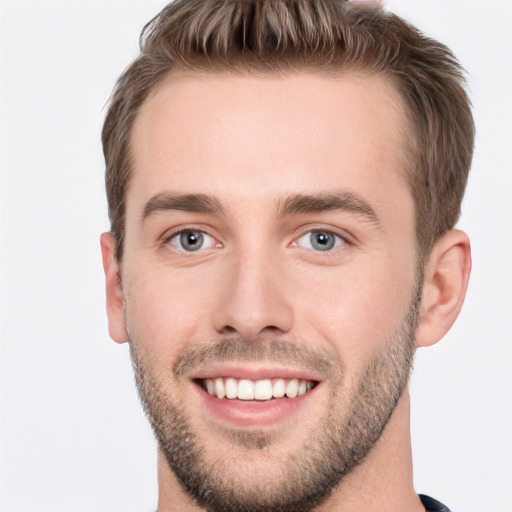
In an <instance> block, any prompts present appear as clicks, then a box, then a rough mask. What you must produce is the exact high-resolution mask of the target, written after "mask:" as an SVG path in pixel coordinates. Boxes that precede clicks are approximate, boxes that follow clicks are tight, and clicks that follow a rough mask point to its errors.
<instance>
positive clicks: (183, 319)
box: [125, 269, 214, 366]
mask: <svg viewBox="0 0 512 512" xmlns="http://www.w3.org/2000/svg"><path fill="white" fill-rule="evenodd" d="M191 274H192V273H191V272H187V271H185V272H184V271H183V270H173V269H167V270H166V271H161V270H160V271H158V270H156V271H153V272H146V273H144V274H142V273H141V272H140V271H139V272H133V273H132V275H133V276H134V278H133V279H131V280H127V287H126V288H127V289H126V294H125V295H126V316H127V322H128V327H129V329H130V337H131V338H132V339H133V340H135V341H136V342H137V343H138V345H139V348H140V351H141V353H142V354H143V355H144V356H145V357H146V360H148V359H149V360H154V364H155V365H156V366H158V365H161V364H165V363H166V362H167V364H168V362H169V361H170V360H173V359H175V358H176V356H177V355H178V354H180V353H181V352H182V351H183V350H185V349H186V348H187V345H189V344H190V343H191V340H193V341H194V342H196V343H197V342H198V343H208V342H209V341H210V339H208V337H211V332H210V333H208V331H207V329H206V328H205V326H206V320H207V318H208V316H209V315H208V312H209V310H210V308H211V305H210V302H211V300H212V297H213V295H214V294H213V289H212V288H213V283H212V282H211V280H209V279H207V276H204V275H201V274H200V273H199V274H198V273H196V274H194V275H191Z"/></svg>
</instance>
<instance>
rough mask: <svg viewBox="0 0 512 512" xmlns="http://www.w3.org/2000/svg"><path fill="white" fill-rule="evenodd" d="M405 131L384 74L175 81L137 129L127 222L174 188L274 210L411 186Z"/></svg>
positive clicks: (147, 106) (144, 112) (149, 103)
mask: <svg viewBox="0 0 512 512" xmlns="http://www.w3.org/2000/svg"><path fill="white" fill-rule="evenodd" d="M405 125H406V116H405V114H404V110H403V103H402V101H401V98H400V96H399V93H398V92H397V90H396V88H395V87H394V86H393V84H392V83H391V81H390V80H388V79H387V78H385V77H383V76H363V75H361V74H356V73H350V74H346V75H343V76H338V77H333V76H320V75H317V74H305V73H297V74H293V75H287V76H273V75H270V76H248V75H228V74H223V73H219V74H213V75H212V74H209V75H200V74H199V73H197V74H188V75H180V76H170V77H168V78H166V80H164V81H163V82H162V83H161V84H159V86H158V87H157V88H156V89H155V90H154V91H153V92H152V93H151V95H150V96H149V97H148V99H147V100H146V102H145V103H144V105H143V107H142V109H141V111H140V112H139V113H138V115H137V118H136V120H135V123H134V127H133V130H132V133H131V156H132V162H133V176H132V179H131V182H130V185H129V187H128V194H127V206H128V211H127V215H128V216H129V215H130V213H129V209H130V204H133V203H134V202H136V203H139V202H142V201H143V200H144V198H146V199H147V198H150V197H152V196H154V195H156V194H158V193H161V192H162V191H165V190H171V191H178V192H184V193H204V192H208V193H211V194H215V195H219V196H222V197H224V198H225V199H226V200H227V201H228V202H230V201H231V200H233V201H235V202H236V200H237V199H240V200H241V201H242V202H243V201H247V200H249V199H250V200H251V203H254V202H255V201H263V202H266V203H268V204H270V203H271V202H272V201H277V200H278V199H279V197H280V196H282V195H283V194H290V193H303V192H305V191H307V192H315V191H316V190H317V191H320V192H325V191H327V190H331V189H333V188H341V189H346V190H351V191H353V192H359V190H360V189H364V188H365V187H366V188H368V186H370V188H371V185H372V183H373V184H374V185H377V184H379V183H386V185H387V187H388V188H389V187H391V189H393V188H397V189H406V179H405V177H404V172H405V171H404V169H405V161H406V144H405V140H406V139H405V133H406V132H407V128H406V126H405ZM374 188H375V187H374ZM377 188H378V187H377ZM315 189H316V190H315ZM373 195H374V196H375V197H374V198H375V200H376V201H379V191H378V190H374V191H373ZM137 207H138V208H139V210H140V208H141V207H143V205H142V204H139V205H138V206H137Z"/></svg>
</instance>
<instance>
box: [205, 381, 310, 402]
mask: <svg viewBox="0 0 512 512" xmlns="http://www.w3.org/2000/svg"><path fill="white" fill-rule="evenodd" d="M196 383H197V384H198V385H199V386H200V387H201V388H202V389H203V390H204V391H206V392H207V393H208V394H209V395H210V396H212V397H215V398H219V399H221V400H243V401H267V400H275V399H282V398H288V399H294V398H297V397H299V396H302V395H304V394H306V393H308V392H309V391H311V390H312V389H313V388H314V387H315V386H316V385H317V384H318V382H317V381H314V380H305V379H296V378H292V379H286V378H274V379H259V380H251V379H237V378H235V377H217V378H211V379H196Z"/></svg>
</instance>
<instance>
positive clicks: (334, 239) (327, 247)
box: [296, 229, 346, 252]
mask: <svg viewBox="0 0 512 512" xmlns="http://www.w3.org/2000/svg"><path fill="white" fill-rule="evenodd" d="M345 243H346V242H345V240H343V238H342V237H341V236H340V235H337V234H336V233H333V232H332V231H327V230H319V229H315V230H313V231H308V232H307V233H305V234H304V235H302V236H301V237H300V238H299V239H298V240H297V242H296V245H298V246H300V247H304V248H305V249H312V250H313V251H320V252H327V251H332V250H335V249H339V248H340V247H341V246H342V245H343V244H345Z"/></svg>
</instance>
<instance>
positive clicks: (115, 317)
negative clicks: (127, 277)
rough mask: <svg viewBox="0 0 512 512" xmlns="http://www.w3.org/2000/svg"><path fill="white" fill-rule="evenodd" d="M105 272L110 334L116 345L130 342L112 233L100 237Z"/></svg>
mask: <svg viewBox="0 0 512 512" xmlns="http://www.w3.org/2000/svg"><path fill="white" fill-rule="evenodd" d="M100 246H101V256H102V259H103V270H104V272H105V281H106V283H105V284H106V292H107V318H108V333H109V335H110V337H111V338H112V339H113V340H114V341H115V342H116V343H125V342H127V341H128V333H127V332H126V323H125V317H124V295H123V287H122V283H121V272H120V268H119V262H118V261H117V258H116V253H115V239H114V237H113V236H112V235H111V234H110V233H102V234H101V237H100Z"/></svg>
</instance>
